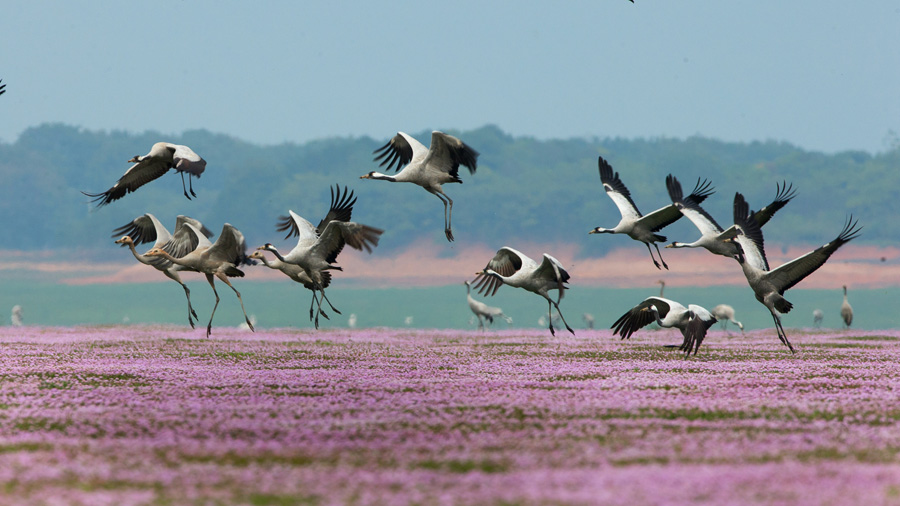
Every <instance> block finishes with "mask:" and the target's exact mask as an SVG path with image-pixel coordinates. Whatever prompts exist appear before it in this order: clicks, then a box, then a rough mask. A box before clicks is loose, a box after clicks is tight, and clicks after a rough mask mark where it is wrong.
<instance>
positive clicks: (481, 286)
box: [473, 246, 575, 335]
mask: <svg viewBox="0 0 900 506" xmlns="http://www.w3.org/2000/svg"><path fill="white" fill-rule="evenodd" d="M475 274H476V278H475V281H474V283H473V285H474V286H475V289H476V290H478V292H479V293H481V294H483V295H494V294H495V293H497V290H498V289H500V287H501V286H502V285H504V284H507V285H509V286H513V287H516V288H524V289H525V290H528V291H529V292H532V293H536V294H538V295H540V296H541V297H543V298H545V299H547V305H548V308H549V309H548V311H549V312H550V313H551V314H552V312H553V308H554V307H556V311H557V312H558V313H559V317H560V318H561V319H562V321H563V324H564V325H565V326H566V330H568V331H569V332H571V333H572V334H575V331H574V330H572V327H570V326H569V324H568V323H566V319H565V318H564V317H563V315H562V312H561V311H560V310H559V301H560V300H562V298H563V295H565V291H566V289H567V288H568V287H567V286H565V283H566V282H568V281H569V273H568V272H566V270H565V269H564V268H563V266H562V264H561V263H560V262H559V260H557V259H555V258H553V257H552V256H550V255H548V254H546V253H544V257H543V260H542V261H541V263H540V264H538V263H537V262H535V261H534V260H532V259H531V258H529V257H527V256H526V255H525V254H524V253H522V252H520V251H516V250H514V249H512V248H510V247H508V246H504V247H502V248H500V249H499V250H498V251H497V254H495V255H494V258H492V259H491V261H490V262H488V264H487V266H486V267H485V268H484V269H482V270H481V271H478V272H476V273H475ZM550 290H557V292H558V295H557V297H556V300H555V301H554V300H553V299H551V298H550V295H549V293H548V292H549V291H550ZM550 334H551V335H556V332H554V330H553V320H552V319H551V320H550Z"/></svg>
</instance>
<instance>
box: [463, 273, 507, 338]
mask: <svg viewBox="0 0 900 506" xmlns="http://www.w3.org/2000/svg"><path fill="white" fill-rule="evenodd" d="M463 284H464V285H466V301H467V302H468V303H469V309H471V310H472V312H473V313H475V316H476V317H478V328H479V330H484V321H485V320H487V321H488V323H489V324H493V323H494V318H503V319H504V320H506V323H512V318H510V317H509V316H506V315H505V314H503V310H502V309H500V308H499V307H491V306H488V305H487V304H485V303H484V302H481V301H480V300H475V299H474V298H472V288H471V287H472V283H470V282H469V281H465V282H463Z"/></svg>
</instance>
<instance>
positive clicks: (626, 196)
mask: <svg viewBox="0 0 900 506" xmlns="http://www.w3.org/2000/svg"><path fill="white" fill-rule="evenodd" d="M598 165H599V167H600V182H601V183H603V189H604V190H606V194H607V195H608V196H609V198H611V199H612V201H613V203H615V204H616V207H618V208H619V213H620V214H621V215H622V219H621V220H620V221H619V224H618V225H616V226H615V227H614V228H602V227H596V228H594V229H593V230H591V231H590V232H588V233H589V234H627V235H628V237H631V238H632V239H634V240H635V241H640V242H642V243H644V245H646V246H647V251H649V252H650V259H651V260H653V264H654V265H656V268H657V269H661V268H662V267H660V266H659V262H657V261H656V258H655V257H654V256H653V250H651V249H650V245H651V244H653V246H654V247H655V248H656V254H657V255H659V261H660V262H662V265H663V267H665V268H666V269H668V268H669V266H668V265H666V262H665V261H664V260H663V258H662V254H661V253H660V252H659V246H657V245H656V243H658V242H665V240H666V237H665V236H663V235H659V234H657V233H656V232H659V231H660V230H662V229H663V227H666V226H668V225H671V224H672V223H675V222H676V221H678V219H679V218H681V216H682V215H681V211H679V210H678V208H677V207H676V206H675V205H674V204H670V205H667V206H665V207H662V208H660V209H657V210H656V211H653V212H652V213H650V214H647V215H642V214H641V212H640V211H638V208H637V206H636V205H635V203H634V201H633V200H632V199H631V192H629V191H628V188H626V187H625V184H624V183H622V180H621V179H619V173H618V172H613V168H612V166H611V165H610V164H609V163H608V162H607V161H606V160H604V159H603V157H602V156H601V157H599V159H598ZM712 194H713V189H712V188H710V183H709V181H706V180H704V181H702V182H701V181H700V180H699V179H698V180H697V185H696V186H695V187H694V191H692V192H691V194H690V195H689V196H688V199H693V201H694V202H696V203H698V204H699V203H701V202H703V201H704V200H706V197H708V196H710V195H712Z"/></svg>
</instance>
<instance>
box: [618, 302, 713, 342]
mask: <svg viewBox="0 0 900 506" xmlns="http://www.w3.org/2000/svg"><path fill="white" fill-rule="evenodd" d="M652 322H656V324H657V325H659V326H660V327H665V328H672V327H674V328H677V329H678V330H680V331H681V335H682V336H683V337H684V340H683V341H682V343H681V345H680V346H679V347H678V349H680V350H681V351H683V352H685V356H687V355H690V354H691V352H693V353H694V355H696V354H697V350H699V349H700V345H701V344H703V339H704V338H705V337H706V332H707V331H708V330H709V328H710V327H712V325H713V324H714V323H716V317H715V316H713V315H712V313H710V312H709V311H707V310H706V309H705V308H703V307H702V306H698V305H696V304H689V305H688V307H684V306H683V305H681V304H679V303H678V302H675V301H674V300H670V299H664V298H662V297H647V298H646V299H644V300H643V302H641V303H640V304H638V305H637V306H634V307H633V308H631V309H629V310H628V311H627V312H626V313H625V314H623V315H622V316H621V317H619V319H618V320H616V322H615V323H613V324H612V326H611V327H610V328H611V329H613V335H616V334H618V335H620V336H622V339H628V338H629V337H631V334H634V333H635V331H637V330H638V329H640V328H641V327H644V326H646V325H649V324H650V323H652Z"/></svg>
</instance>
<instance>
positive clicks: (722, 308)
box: [712, 304, 744, 334]
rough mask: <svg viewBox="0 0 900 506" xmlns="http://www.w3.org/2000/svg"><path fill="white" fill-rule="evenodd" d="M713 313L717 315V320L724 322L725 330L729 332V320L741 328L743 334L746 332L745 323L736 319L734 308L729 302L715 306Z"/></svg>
mask: <svg viewBox="0 0 900 506" xmlns="http://www.w3.org/2000/svg"><path fill="white" fill-rule="evenodd" d="M712 314H713V316H715V317H716V320H719V321H720V322H722V328H723V329H725V332H728V322H731V323H733V324H735V325H736V326H737V328H739V329H741V334H743V333H744V324H743V323H741V322H739V321H737V320H735V319H734V308H733V307H731V306H729V305H728V304H719V305H718V306H716V307H714V308H713V310H712Z"/></svg>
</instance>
